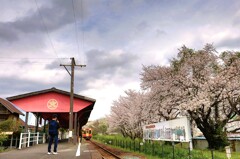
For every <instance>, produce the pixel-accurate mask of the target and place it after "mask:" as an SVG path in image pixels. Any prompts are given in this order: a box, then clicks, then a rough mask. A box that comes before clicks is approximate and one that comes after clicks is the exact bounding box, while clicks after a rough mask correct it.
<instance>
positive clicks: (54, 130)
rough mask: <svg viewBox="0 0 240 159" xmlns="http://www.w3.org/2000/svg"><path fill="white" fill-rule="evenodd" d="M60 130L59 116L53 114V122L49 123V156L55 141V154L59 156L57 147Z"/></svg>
mask: <svg viewBox="0 0 240 159" xmlns="http://www.w3.org/2000/svg"><path fill="white" fill-rule="evenodd" d="M58 129H59V121H58V120H57V114H53V116H52V120H51V121H50V122H49V128H48V133H49V140H48V154H49V155H50V154H51V147H52V143H53V141H54V149H53V154H54V155H56V154H57V146H58Z"/></svg>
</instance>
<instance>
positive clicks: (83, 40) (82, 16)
mask: <svg viewBox="0 0 240 159" xmlns="http://www.w3.org/2000/svg"><path fill="white" fill-rule="evenodd" d="M80 2H81V4H80V6H81V13H80V14H81V28H82V29H81V31H82V52H83V55H84V50H85V48H84V43H85V35H84V27H83V25H84V11H83V0H80Z"/></svg>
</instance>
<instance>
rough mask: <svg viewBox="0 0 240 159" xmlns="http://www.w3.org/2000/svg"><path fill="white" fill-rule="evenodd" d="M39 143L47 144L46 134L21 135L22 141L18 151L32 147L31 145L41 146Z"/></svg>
mask: <svg viewBox="0 0 240 159" xmlns="http://www.w3.org/2000/svg"><path fill="white" fill-rule="evenodd" d="M39 142H42V143H45V142H46V138H45V133H39V132H37V133H31V132H28V133H21V134H20V141H19V147H18V149H21V148H22V147H24V146H25V147H30V144H31V145H33V144H34V143H35V144H39Z"/></svg>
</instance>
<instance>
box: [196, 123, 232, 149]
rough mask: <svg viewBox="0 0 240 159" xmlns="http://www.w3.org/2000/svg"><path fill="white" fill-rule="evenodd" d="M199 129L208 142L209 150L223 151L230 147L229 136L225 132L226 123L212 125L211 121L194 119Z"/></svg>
mask: <svg viewBox="0 0 240 159" xmlns="http://www.w3.org/2000/svg"><path fill="white" fill-rule="evenodd" d="M194 121H195V122H196V124H197V127H198V128H199V129H200V130H201V132H202V133H203V135H204V136H205V138H206V140H207V142H208V148H209V149H215V150H221V149H224V147H225V146H227V145H229V143H228V140H227V134H226V131H225V130H224V126H225V124H224V122H221V121H218V123H217V124H211V123H212V122H209V120H204V121H202V120H200V119H199V118H197V119H194Z"/></svg>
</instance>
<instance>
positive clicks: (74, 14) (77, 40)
mask: <svg viewBox="0 0 240 159" xmlns="http://www.w3.org/2000/svg"><path fill="white" fill-rule="evenodd" d="M72 8H73V16H74V22H75V34H76V42H77V48H78V50H77V52H78V53H79V52H80V47H79V37H78V29H77V20H76V13H75V7H74V0H72Z"/></svg>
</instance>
